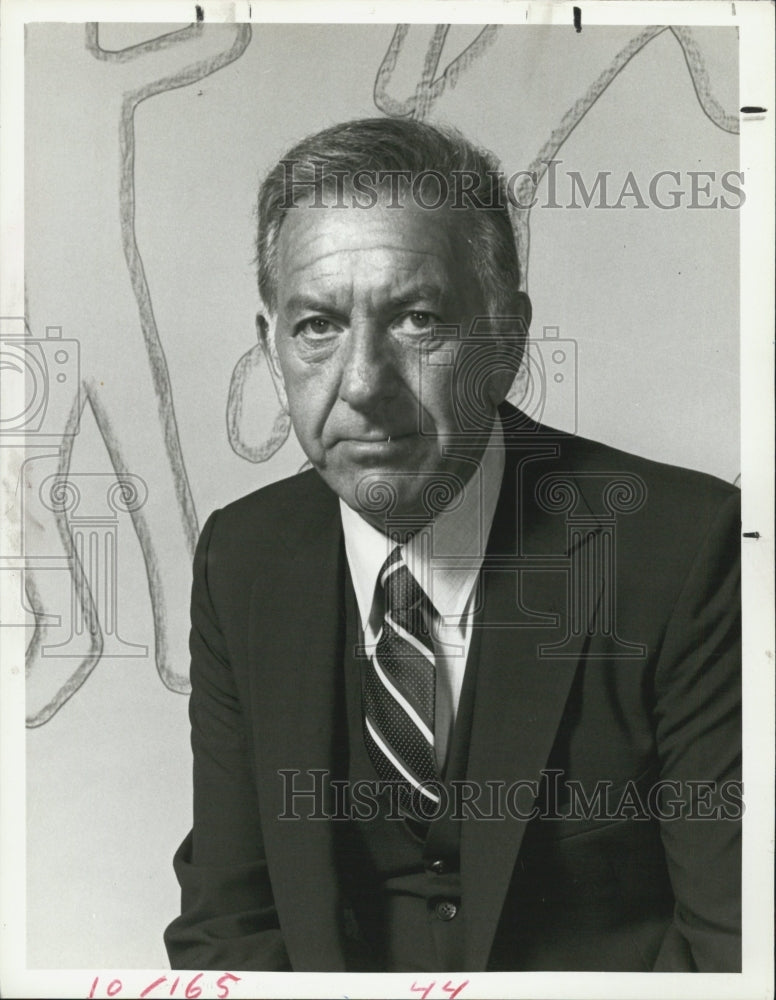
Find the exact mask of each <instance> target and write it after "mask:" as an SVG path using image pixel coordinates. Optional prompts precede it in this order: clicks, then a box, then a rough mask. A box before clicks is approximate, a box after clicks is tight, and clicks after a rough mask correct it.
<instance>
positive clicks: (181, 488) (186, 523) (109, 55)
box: [27, 24, 251, 728]
mask: <svg viewBox="0 0 776 1000" xmlns="http://www.w3.org/2000/svg"><path fill="white" fill-rule="evenodd" d="M201 32H202V26H201V25H191V26H189V27H187V28H184V29H181V30H180V31H175V32H170V33H169V34H167V35H162V36H159V37H158V38H155V39H152V40H150V41H148V42H144V43H142V44H140V45H137V46H130V47H128V48H126V49H122V50H117V51H110V50H106V49H101V48H100V46H99V41H98V35H97V25H96V24H87V25H86V26H85V46H86V49H87V50H88V51H89V52H90V53H91V55H92V56H93V57H95V58H97V59H100V60H102V61H106V62H126V61H128V60H130V59H134V58H136V57H138V56H142V55H144V54H146V53H149V52H156V51H159V50H161V49H165V48H169V47H171V46H172V45H174V44H178V43H180V42H183V41H186V40H188V39H191V38H194V37H196V36H198V35H200V34H201ZM250 39H251V28H250V25H241V26H240V27H239V28H238V30H237V33H236V36H235V40H234V42H233V44H232V46H231V47H230V48H229V49H226V50H224V51H223V52H220V53H218V54H217V55H215V56H211V57H210V58H208V59H203V60H199V61H198V62H195V63H193V64H191V65H190V66H187V67H185V68H184V69H182V70H180V71H178V72H176V73H173V74H170V75H169V76H166V77H161V78H160V79H158V80H156V81H153V82H151V83H149V84H147V85H145V86H143V87H141V88H139V89H137V90H135V91H134V92H132V93H130V94H128V95H126V96H125V98H124V101H123V102H122V106H121V113H120V119H119V140H120V153H121V176H120V182H119V207H120V220H121V234H122V245H123V249H124V256H125V259H126V261H127V267H128V270H129V275H130V280H131V283H132V288H133V291H134V294H135V299H136V301H137V305H138V310H139V313H140V321H141V329H142V333H143V338H144V341H145V345H146V350H147V353H148V358H149V362H150V366H151V373H152V380H153V385H154V390H155V393H156V396H157V400H158V406H159V416H160V420H161V423H162V428H163V434H164V442H165V448H166V452H167V456H168V460H169V462H170V467H171V472H172V475H173V480H174V483H175V492H176V498H177V500H178V504H179V507H180V509H181V512H182V519H183V527H184V532H185V534H186V540H187V543H188V546H189V549H190V551H191V552H192V553H193V551H194V547H195V545H196V541H197V534H198V527H197V517H196V511H195V508H194V503H193V499H192V496H191V489H190V485H189V481H188V476H187V473H186V468H185V463H184V459H183V454H182V450H181V446H180V439H179V436H178V427H177V423H176V420H175V413H174V406H173V400H172V387H171V384H170V378H169V371H168V368H167V361H166V358H165V355H164V351H163V348H162V345H161V341H160V339H159V333H158V329H157V327H156V320H155V317H154V313H153V307H152V303H151V296H150V291H149V288H148V283H147V280H146V277H145V270H144V268H143V262H142V257H141V255H140V252H139V249H138V247H137V242H136V237H135V230H134V222H135V186H134V152H135V145H134V144H135V137H134V112H135V108H137V106H138V105H139V104H140V103H141V102H142V101H144V100H146V99H147V98H149V97H152V96H154V95H156V94H158V93H161V92H163V91H165V90H174V89H177V88H180V87H185V86H187V85H188V84H190V83H194V82H196V81H198V80H201V79H203V78H204V77H206V76H209V75H210V74H212V73H215V72H216V71H217V70H219V69H221V68H222V67H223V66H226V65H228V64H229V63H230V62H233V61H234V60H235V59H237V58H239V56H241V55H242V54H243V52H244V51H245V49H246V48H247V47H248V44H249V42H250ZM86 399H88V400H89V404H90V406H91V409H92V412H93V413H94V417H95V420H96V422H97V425H98V427H99V429H100V434H101V436H102V438H103V441H104V442H105V445H106V448H107V449H108V452H109V454H110V458H111V462H112V464H113V468H114V470H115V471H116V472H117V473H120V472H121V471H124V472H127V471H128V470H126V469H124V468H123V461H122V459H121V455H120V452H119V449H118V443H117V439H116V438H115V436H114V434H113V432H112V429H111V425H110V421H109V419H108V417H107V414H106V413H105V412H104V411H103V410H102V408H101V407H99V403H98V401H97V400H95V399H94V398H93V397H92V395H91V394H90V393H87V394H86ZM79 417H80V409H79V408H77V407H74V408H73V413H71V415H70V417H69V419H68V428H72V427H73V426H75V425H76V424H77V421H78V419H79ZM74 421H75V424H74V423H73V422H74ZM72 444H73V439H72V438H67V437H66V438H65V443H64V444H63V445H62V447H61V449H60V460H59V463H58V474H59V475H64V476H66V475H67V474H68V471H69V468H70V459H71V452H72ZM132 518H133V525H134V528H135V532H136V534H137V536H138V540H139V542H140V546H141V550H142V553H143V558H144V561H145V566H146V575H147V580H148V587H149V591H150V593H151V605H152V608H153V612H154V626H155V629H154V631H155V641H156V649H155V652H156V664H157V669H158V671H159V674H160V676H161V679H162V681H163V683H164V684H165V685H166V686H167V687H168V688H170V689H171V690H173V691H178V692H181V693H186V692H187V691H188V690H189V684H188V680H187V679H186V678H184V677H183V676H182V675H177V674H175V673H174V672H173V671H171V670H169V669H168V668H167V666H166V664H167V654H168V650H167V635H166V621H165V619H164V617H163V614H162V612H161V610H160V609H159V607H158V602H156V601H155V600H154V596H155V594H156V593H159V592H160V590H161V585H160V574H159V567H158V562H157V559H156V556H155V553H154V549H153V545H152V539H151V537H150V532H149V530H148V528H147V525H146V523H145V519H144V517H143V515H142V514H141V512H140V511H135V512H133V513H132ZM57 528H58V531H59V534H60V536H61V538H62V542H63V545H64V547H65V551H66V552H67V553H68V557H69V558H68V567H69V570H70V575H71V578H72V581H73V587H74V588H75V592H76V596H77V599H78V600H79V602H80V604H81V607H82V609H83V612H84V618H85V620H86V622H87V623H88V629H89V633H90V635H91V639H92V648H91V650H90V652H89V654H88V655H87V656H86V657H85V658H84V659H83V660H82V661H81V662H80V664H79V666H78V668H77V669H76V670H75V671H74V673H73V674H72V675H71V676H70V677H69V678H68V680H67V681H66V682H65V683H64V684H63V685H62V686H61V687H60V689H59V690H58V691H57V693H56V694H55V696H54V697H53V698H52V699H51V700H50V701H49V702H48V704H47V705H46V706H44V708H43V709H41V710H40V711H39V712H36V713H35V714H34V715H33V716H31V717H30V718H28V719H27V726H28V727H30V728H34V727H37V726H40V725H43V724H44V723H45V722H48V721H49V719H51V718H52V716H53V715H55V714H56V713H57V712H58V711H59V710H60V709H61V708H62V706H63V705H64V704H65V703H66V702H67V701H69V699H70V698H72V696H73V695H74V694H75V692H76V691H77V690H78V689H79V688H80V687H81V686H82V685H83V683H84V682H85V680H86V679H87V678H88V676H89V675H90V674H91V672H92V670H93V669H94V667H95V666H96V664H97V662H98V661H99V659H100V656H101V653H102V648H103V637H102V630H101V628H100V623H99V621H98V620H97V617H96V609H95V607H94V602H93V600H92V596H91V592H90V589H89V584H88V580H87V579H86V576H85V573H84V571H83V568H82V567H81V566H80V562H79V561H78V559H77V556H76V555H75V553H74V551H73V548H72V539H71V537H70V532H69V528H68V526H67V522H66V518H63V517H57ZM30 600H31V601H32V602H33V603H34V602H35V601H36V600H37V592H36V589H35V587H34V583H33V581H32V580H30ZM38 603H39V602H38ZM40 642H41V636H40V629H36V631H35V634H34V635H33V638H32V640H31V642H30V645H29V647H28V650H27V654H28V664H29V660H30V658H31V657H33V656H34V655H35V652H36V650H37V649H38V646H39V645H40Z"/></svg>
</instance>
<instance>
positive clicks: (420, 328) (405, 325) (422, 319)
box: [393, 309, 440, 334]
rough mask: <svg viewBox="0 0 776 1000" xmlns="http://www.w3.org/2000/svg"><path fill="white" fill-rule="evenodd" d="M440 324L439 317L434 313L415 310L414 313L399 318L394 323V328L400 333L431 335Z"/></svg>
mask: <svg viewBox="0 0 776 1000" xmlns="http://www.w3.org/2000/svg"><path fill="white" fill-rule="evenodd" d="M439 322H440V320H439V317H438V316H435V315H434V313H430V312H425V311H424V310H422V309H413V310H412V312H408V313H404V315H403V316H399V318H398V319H397V320H395V322H394V323H393V328H394V330H397V331H399V332H400V333H410V334H417V333H430V332H431V331H432V330H433V328H434V326H435V325H436V324H437V323H439Z"/></svg>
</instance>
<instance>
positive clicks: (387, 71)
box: [372, 24, 501, 118]
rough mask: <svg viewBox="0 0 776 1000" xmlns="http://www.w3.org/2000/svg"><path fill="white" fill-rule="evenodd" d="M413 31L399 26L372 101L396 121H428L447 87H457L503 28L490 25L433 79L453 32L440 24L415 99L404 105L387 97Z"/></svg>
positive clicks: (426, 59) (425, 60) (387, 53)
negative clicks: (402, 119)
mask: <svg viewBox="0 0 776 1000" xmlns="http://www.w3.org/2000/svg"><path fill="white" fill-rule="evenodd" d="M409 29H410V25H409V24H397V25H396V28H395V30H394V33H393V37H392V38H391V41H390V43H389V45H388V49H387V51H386V53H385V56H384V57H383V61H382V62H381V63H380V66H379V68H378V70H377V75H376V76H375V83H374V88H373V91H372V99H373V101H374V103H375V105H376V107H377V108H378V109H379V110H380V111H382V112H384V114H387V115H390V116H391V117H393V118H406V117H410V116H411V117H413V118H425V116H426V115H427V114H428V112H429V111H430V110H431V108H432V107H433V106H434V104H435V103H436V102H437V101H438V100H439V98H440V97H441V96H442V94H443V93H444V91H445V90H446V89H447V87H448V86H450V87H455V85H456V83H457V82H458V78H459V76H460V75H461V73H462V72H464V70H466V69H467V68H468V67H469V66H470V65H471V64H472V63H473V62H474V61H475V60H476V59H477V58H478V56H479V55H480V54H481V53H482V52H484V51H485V49H487V48H489V47H490V45H492V44H493V42H494V41H495V39H496V35H497V34H498V32H499V31H500V29H501V25H498V24H487V25H485V27H484V28H483V29H482V31H480V33H479V34H478V35H477V37H476V38H475V39H474V40H473V41H471V42H470V43H469V44H468V45H467V46H466V48H465V49H463V51H462V52H460V53H459V54H458V55H457V56H456V57H455V58H454V59H453V60H452V61H451V62H450V63H448V65H447V66H446V67H445V69H444V72H443V73H442V75H441V76H440V77H439V78H437V79H436V80H435V79H434V76H435V74H436V71H437V68H438V66H439V60H440V57H441V54H442V49H443V48H444V44H445V40H446V38H447V34H448V32H449V30H450V25H449V24H437V25H436V26H435V28H434V34H433V36H432V37H431V40H430V41H429V44H428V47H427V49H426V55H425V58H424V61H423V70H422V72H421V77H420V80H419V81H418V84H417V86H416V88H415V93H414V95H413V96H412V97H409V98H407V100H405V101H399V100H397V99H395V98H393V97H391V96H390V94H388V93H387V90H386V87H387V85H388V83H389V82H390V80H391V78H392V76H393V72H394V70H395V68H396V63H397V61H398V59H399V53H400V52H401V50H402V47H403V45H404V39H405V38H406V37H407V33H408V31H409Z"/></svg>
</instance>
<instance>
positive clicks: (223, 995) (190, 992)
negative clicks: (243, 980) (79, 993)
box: [88, 972, 240, 1000]
mask: <svg viewBox="0 0 776 1000" xmlns="http://www.w3.org/2000/svg"><path fill="white" fill-rule="evenodd" d="M203 975H204V972H198V973H197V975H196V976H194V977H193V978H192V979H190V980H189V981H188V983H186V986H185V988H184V991H183V993H182V994H179V993H178V992H177V991H178V986H179V985H180V984H181V979H180V976H176V978H175V979H174V980H173V982H172V983H171V985H170V988H169V990H166V991H165V993H164V994H162V993H161V987H162V986H163V985H164V984H165V983H166V982H167V981H168V980H167V976H160V977H159V978H158V979H155V980H154V981H153V982H152V983H149V984H148V986H146V988H145V989H144V990H143V992H142V993H140V998H141V1000H145V997H150V996H151V995H152V994H154V995H155V996H161V995H165V996H170V997H175V996H184V997H186V998H187V1000H197V998H198V997H200V996H202V987H201V986H200V985H199V981H200V979H202V977H203ZM239 981H240V977H239V976H233V975H232V973H231V972H225V973H224V974H223V975H222V976H219V977H218V980H217V981H216V986H217V987H218V994H217V996H218V1000H227V998H228V996H229V987H230V986H231V984H232V983H238V982H239ZM99 984H100V977H99V976H95V977H94V982H93V983H92V988H91V989H90V990H89V998H88V1000H92V998H93V997H95V996H96V995H97V987H98V986H99ZM123 989H124V984H123V983H122V981H121V980H120V979H113V980H111V981H110V982H109V983H108V985H107V986H106V987H105V992H106V993H107V995H108V996H109V997H115V996H118V995H119V993H121V991H122V990H123Z"/></svg>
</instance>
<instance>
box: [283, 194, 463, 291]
mask: <svg viewBox="0 0 776 1000" xmlns="http://www.w3.org/2000/svg"><path fill="white" fill-rule="evenodd" d="M459 214H460V213H459ZM467 243H468V241H467V239H466V237H465V233H464V231H463V227H462V225H461V220H459V219H457V218H456V217H455V214H454V213H453V212H452V210H451V209H449V208H441V209H439V210H435V211H432V210H427V209H423V208H422V207H419V206H416V205H412V204H407V205H403V206H401V207H395V208H391V207H389V206H388V205H387V204H386V202H385V201H379V202H378V203H377V204H376V205H375V206H373V207H371V208H357V207H353V206H351V205H349V204H348V205H345V206H333V205H329V206H327V207H316V206H313V205H311V204H309V203H308V204H302V205H299V206H298V207H296V208H293V209H291V210H289V212H288V214H287V215H286V217H285V219H284V221H283V224H282V226H281V229H280V235H279V239H278V273H277V277H278V291H279V293H280V297H281V299H282V297H283V295H284V292H285V291H287V290H288V289H289V288H290V287H291V286H294V287H298V286H299V285H300V284H310V283H313V284H331V283H353V282H365V283H369V284H370V285H376V284H378V283H382V284H387V285H391V284H394V283H395V282H397V281H398V282H401V281H402V280H403V279H404V278H406V277H408V276H416V277H419V278H421V279H422V280H434V281H436V282H437V283H442V284H445V285H451V284H460V283H461V282H463V283H464V284H468V283H469V272H471V268H470V266H469V261H470V255H469V253H468V249H467Z"/></svg>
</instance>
